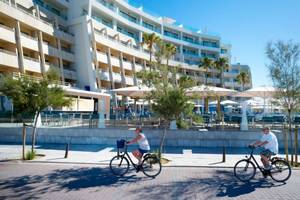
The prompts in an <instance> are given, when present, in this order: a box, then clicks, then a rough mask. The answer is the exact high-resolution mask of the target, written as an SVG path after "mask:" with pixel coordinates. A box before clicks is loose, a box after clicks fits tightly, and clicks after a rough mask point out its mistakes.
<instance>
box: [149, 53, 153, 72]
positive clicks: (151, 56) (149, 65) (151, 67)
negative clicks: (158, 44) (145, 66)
mask: <svg viewBox="0 0 300 200" xmlns="http://www.w3.org/2000/svg"><path fill="white" fill-rule="evenodd" d="M149 54H150V65H149V67H150V71H151V70H152V51H151V50H150V52H149Z"/></svg>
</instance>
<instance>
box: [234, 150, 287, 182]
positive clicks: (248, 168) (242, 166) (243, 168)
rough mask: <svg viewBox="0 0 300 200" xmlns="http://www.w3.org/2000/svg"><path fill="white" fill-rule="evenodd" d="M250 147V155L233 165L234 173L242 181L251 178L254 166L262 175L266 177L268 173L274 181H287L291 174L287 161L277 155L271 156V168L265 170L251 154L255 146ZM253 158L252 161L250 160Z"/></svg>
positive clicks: (254, 171) (254, 172)
mask: <svg viewBox="0 0 300 200" xmlns="http://www.w3.org/2000/svg"><path fill="white" fill-rule="evenodd" d="M249 148H250V149H251V153H250V156H249V157H247V156H246V159H242V160H240V161H238V162H237V163H236V164H235V166H234V175H235V176H236V177H237V178H238V179H239V180H240V181H243V182H246V181H249V180H251V179H252V178H253V177H254V176H255V174H256V168H258V169H259V170H260V171H261V173H262V174H263V175H264V177H267V176H268V175H270V176H271V178H272V179H273V180H274V181H276V182H285V181H287V180H288V179H289V178H290V177H291V174H292V170H291V167H290V165H289V163H288V162H286V161H285V160H284V159H282V158H279V157H273V158H272V159H271V157H270V162H271V168H270V171H269V170H268V171H266V170H265V169H263V168H261V167H260V166H259V164H258V163H257V161H256V160H255V158H254V156H253V151H254V149H255V147H253V146H249ZM251 159H253V161H254V163H255V164H256V166H255V164H254V163H253V162H252V161H251Z"/></svg>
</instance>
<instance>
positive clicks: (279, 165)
mask: <svg viewBox="0 0 300 200" xmlns="http://www.w3.org/2000/svg"><path fill="white" fill-rule="evenodd" d="M291 174H292V170H291V167H290V165H289V163H288V162H286V161H285V160H275V161H274V162H272V163H271V171H270V176H271V178H272V179H273V180H274V181H277V182H285V181H287V180H288V179H289V178H290V177H291Z"/></svg>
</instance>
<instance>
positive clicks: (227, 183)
mask: <svg viewBox="0 0 300 200" xmlns="http://www.w3.org/2000/svg"><path fill="white" fill-rule="evenodd" d="M280 185H282V184H277V185H276V184H275V183H272V181H271V180H269V179H263V178H261V179H259V178H258V177H256V179H255V180H253V182H248V183H242V182H239V181H238V180H237V179H236V178H235V177H234V174H233V173H232V172H230V171H225V170H217V171H216V172H215V174H214V175H212V176H211V177H209V178H189V179H187V180H184V181H177V182H172V183H165V184H160V185H151V186H147V187H143V188H139V189H138V190H134V191H132V193H133V194H138V196H140V197H143V198H144V199H156V198H158V199H178V197H181V198H182V199H215V198H217V197H227V198H228V197H239V196H241V195H244V194H248V193H252V192H254V191H255V190H256V189H258V188H270V187H277V186H280ZM197 194H199V195H200V194H201V196H197Z"/></svg>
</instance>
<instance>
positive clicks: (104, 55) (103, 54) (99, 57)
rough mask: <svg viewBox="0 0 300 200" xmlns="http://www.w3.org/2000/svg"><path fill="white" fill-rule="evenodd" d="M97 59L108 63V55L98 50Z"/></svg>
mask: <svg viewBox="0 0 300 200" xmlns="http://www.w3.org/2000/svg"><path fill="white" fill-rule="evenodd" d="M97 60H98V62H101V63H105V64H107V56H106V54H105V53H102V52H99V51H97Z"/></svg>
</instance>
